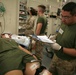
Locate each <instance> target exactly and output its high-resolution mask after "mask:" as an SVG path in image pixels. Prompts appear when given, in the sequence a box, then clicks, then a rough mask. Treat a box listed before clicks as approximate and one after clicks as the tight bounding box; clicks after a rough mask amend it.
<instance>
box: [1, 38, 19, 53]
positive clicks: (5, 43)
mask: <svg viewBox="0 0 76 75" xmlns="http://www.w3.org/2000/svg"><path fill="white" fill-rule="evenodd" d="M17 48H18V44H17V43H16V42H15V41H14V40H13V39H8V38H0V53H1V52H4V51H7V50H12V49H17Z"/></svg>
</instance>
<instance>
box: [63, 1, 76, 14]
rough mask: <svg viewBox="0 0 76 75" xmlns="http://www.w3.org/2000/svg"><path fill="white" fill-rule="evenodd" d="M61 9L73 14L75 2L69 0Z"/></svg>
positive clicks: (75, 10)
mask: <svg viewBox="0 0 76 75" xmlns="http://www.w3.org/2000/svg"><path fill="white" fill-rule="evenodd" d="M62 10H64V11H68V12H70V14H71V15H75V14H76V3H75V2H69V3H67V4H65V5H64V6H63V8H62Z"/></svg>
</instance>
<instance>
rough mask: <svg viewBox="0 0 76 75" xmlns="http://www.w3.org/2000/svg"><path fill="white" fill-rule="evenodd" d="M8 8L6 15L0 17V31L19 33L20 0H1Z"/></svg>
mask: <svg viewBox="0 0 76 75" xmlns="http://www.w3.org/2000/svg"><path fill="white" fill-rule="evenodd" d="M0 2H2V3H3V4H4V7H5V9H6V11H5V13H4V16H3V17H0V22H1V26H0V33H2V32H10V33H17V24H18V23H17V20H18V0H0Z"/></svg>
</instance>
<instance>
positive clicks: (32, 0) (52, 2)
mask: <svg viewBox="0 0 76 75" xmlns="http://www.w3.org/2000/svg"><path fill="white" fill-rule="evenodd" d="M40 4H43V5H45V6H47V5H49V6H51V8H50V12H56V11H57V8H58V7H59V3H58V2H57V0H27V6H28V7H31V6H32V7H34V8H37V6H38V5H40Z"/></svg>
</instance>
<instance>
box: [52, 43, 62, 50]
mask: <svg viewBox="0 0 76 75" xmlns="http://www.w3.org/2000/svg"><path fill="white" fill-rule="evenodd" d="M51 47H52V49H54V50H60V49H61V48H62V46H60V45H59V44H58V43H56V42H55V43H52V44H51Z"/></svg>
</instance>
